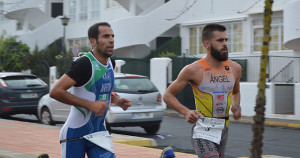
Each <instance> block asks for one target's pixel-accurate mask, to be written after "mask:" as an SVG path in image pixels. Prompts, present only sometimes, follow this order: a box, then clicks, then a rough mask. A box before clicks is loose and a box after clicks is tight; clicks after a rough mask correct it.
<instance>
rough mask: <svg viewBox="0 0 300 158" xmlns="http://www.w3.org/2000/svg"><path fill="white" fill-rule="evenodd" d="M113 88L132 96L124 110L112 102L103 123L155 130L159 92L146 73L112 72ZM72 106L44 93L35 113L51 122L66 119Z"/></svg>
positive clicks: (159, 117)
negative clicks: (113, 74) (142, 74)
mask: <svg viewBox="0 0 300 158" xmlns="http://www.w3.org/2000/svg"><path fill="white" fill-rule="evenodd" d="M113 91H114V92H116V93H117V94H118V95H119V96H120V97H124V98H128V99H129V100H131V104H132V105H131V107H129V108H128V109H127V110H126V111H124V110H122V109H121V108H120V107H118V106H116V105H115V104H114V103H112V104H111V106H110V109H109V111H108V115H107V117H106V126H107V128H108V129H110V127H126V126H140V127H142V128H144V130H145V131H146V132H147V133H148V134H155V133H156V132H157V131H158V130H159V127H160V123H161V121H162V119H163V114H164V112H163V111H164V110H163V107H162V105H161V100H162V97H161V94H160V93H159V91H158V90H157V88H156V87H155V85H154V84H153V83H152V82H151V81H150V80H149V78H148V77H145V76H141V75H134V74H123V73H116V74H115V84H114V88H113ZM70 108H71V106H69V105H66V104H63V103H61V102H59V101H57V100H55V99H53V98H51V97H50V96H49V94H47V95H45V96H43V97H42V98H41V100H40V102H39V105H38V116H39V119H40V120H41V122H42V123H44V124H50V125H53V124H55V123H56V122H64V121H66V119H67V116H68V114H69V111H70Z"/></svg>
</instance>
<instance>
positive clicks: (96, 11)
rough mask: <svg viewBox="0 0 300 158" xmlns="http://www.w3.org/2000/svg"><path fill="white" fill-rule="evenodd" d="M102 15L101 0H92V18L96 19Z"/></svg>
mask: <svg viewBox="0 0 300 158" xmlns="http://www.w3.org/2000/svg"><path fill="white" fill-rule="evenodd" d="M99 16H100V1H99V0H92V3H91V18H92V19H96V18H99Z"/></svg>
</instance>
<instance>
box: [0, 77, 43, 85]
mask: <svg viewBox="0 0 300 158" xmlns="http://www.w3.org/2000/svg"><path fill="white" fill-rule="evenodd" d="M2 80H3V81H4V82H5V83H6V85H7V86H8V87H11V88H27V87H37V86H43V85H44V84H43V83H42V82H41V81H40V80H39V79H38V78H36V77H34V76H9V77H5V78H2Z"/></svg>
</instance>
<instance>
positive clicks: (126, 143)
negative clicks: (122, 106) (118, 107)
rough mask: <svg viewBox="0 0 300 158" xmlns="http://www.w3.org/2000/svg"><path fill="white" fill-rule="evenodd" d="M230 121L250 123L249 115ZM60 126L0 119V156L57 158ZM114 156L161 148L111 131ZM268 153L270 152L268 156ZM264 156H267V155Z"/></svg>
mask: <svg viewBox="0 0 300 158" xmlns="http://www.w3.org/2000/svg"><path fill="white" fill-rule="evenodd" d="M165 115H166V116H171V117H183V116H182V115H180V114H178V113H177V112H175V111H174V110H170V109H167V110H165ZM230 122H236V123H249V124H253V118H252V117H242V118H241V119H240V120H238V121H235V120H234V119H233V118H230ZM265 125H267V126H280V127H288V128H299V129H300V120H283V119H266V121H265ZM59 132H60V127H56V126H47V125H42V124H35V123H28V122H21V121H12V120H6V119H0V142H1V143H0V158H36V157H37V156H38V155H40V154H41V153H47V154H49V156H50V158H60V157H61V148H60V144H59V142H58V141H59ZM112 136H113V142H114V148H115V152H116V156H117V158H141V157H142V158H159V156H160V154H161V152H162V150H160V149H154V148H147V147H142V146H156V145H157V144H156V142H155V140H153V139H148V138H141V137H134V136H126V135H119V134H112ZM175 154H176V157H178V158H197V156H196V155H191V154H185V153H180V152H175ZM271 157H272V156H271ZM271 157H268V158H271Z"/></svg>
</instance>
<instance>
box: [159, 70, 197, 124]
mask: <svg viewBox="0 0 300 158" xmlns="http://www.w3.org/2000/svg"><path fill="white" fill-rule="evenodd" d="M196 71H197V70H195V65H192V64H191V65H188V66H186V67H185V68H183V69H182V71H181V72H180V73H179V75H178V77H177V79H176V80H175V81H174V82H173V83H171V85H170V86H169V87H168V88H167V90H166V92H165V94H164V96H163V99H164V101H165V103H166V104H167V105H169V106H170V107H172V108H173V109H174V110H176V111H177V112H179V113H181V114H182V115H184V116H185V118H186V121H187V122H189V123H191V124H193V123H195V122H196V121H197V119H198V118H199V117H200V113H199V112H198V111H196V110H190V109H188V108H187V107H186V106H184V105H182V104H181V103H180V102H179V101H178V99H177V98H176V97H175V95H176V94H177V93H179V92H180V91H181V90H182V89H183V88H184V87H185V86H186V85H187V84H188V83H189V82H190V81H194V77H195V75H196V74H195V72H196Z"/></svg>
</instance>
